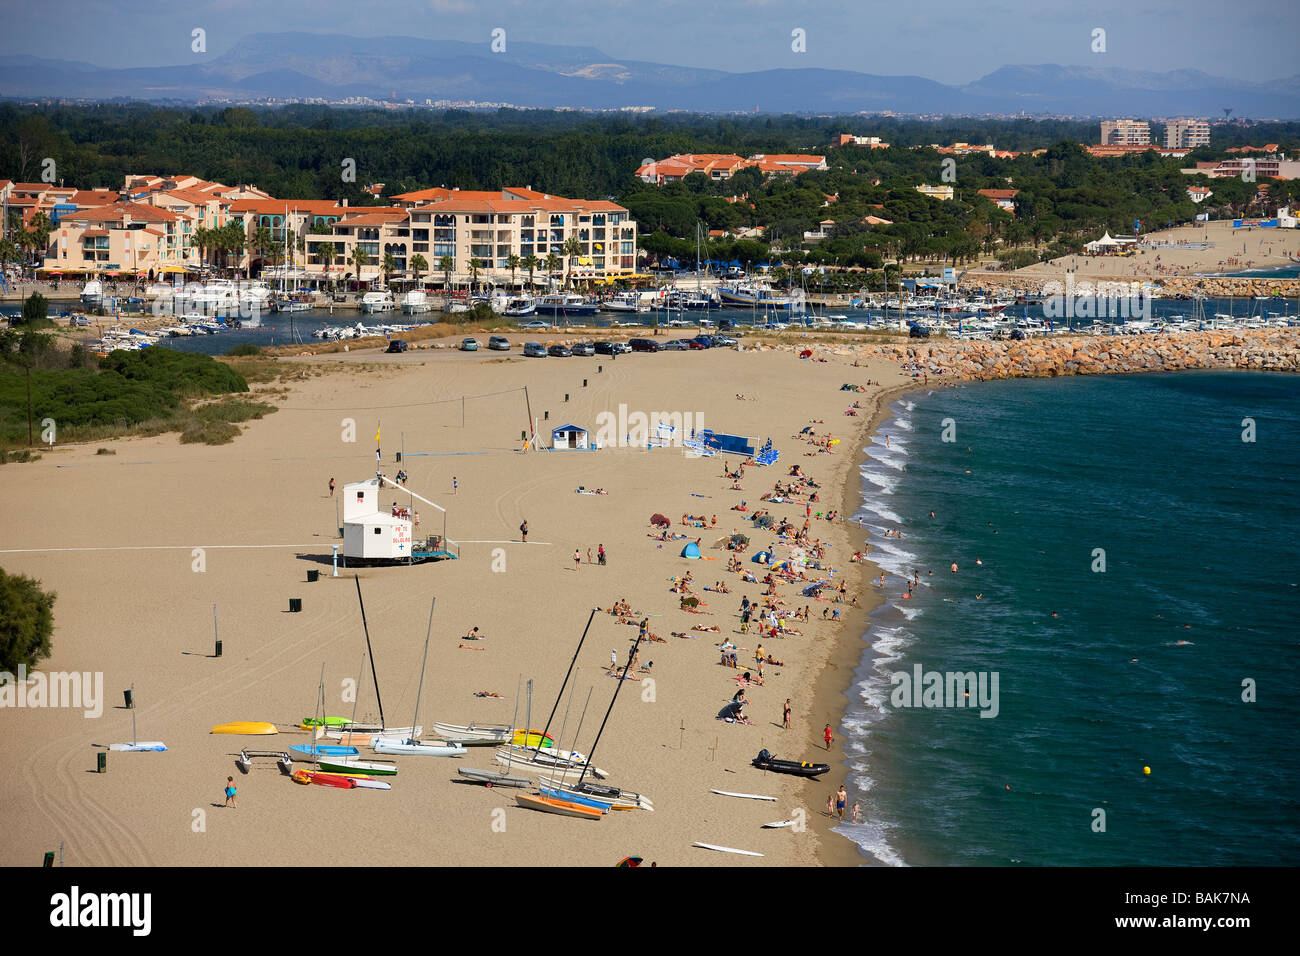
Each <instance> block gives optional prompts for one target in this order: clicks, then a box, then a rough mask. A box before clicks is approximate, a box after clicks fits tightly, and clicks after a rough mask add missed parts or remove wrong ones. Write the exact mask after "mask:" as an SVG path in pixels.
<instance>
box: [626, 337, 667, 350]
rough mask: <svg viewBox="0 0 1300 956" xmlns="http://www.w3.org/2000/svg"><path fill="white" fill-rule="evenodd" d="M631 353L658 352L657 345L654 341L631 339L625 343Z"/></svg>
mask: <svg viewBox="0 0 1300 956" xmlns="http://www.w3.org/2000/svg"><path fill="white" fill-rule="evenodd" d="M627 344H628V345H630V346H631V347H632V351H633V352H658V351H659V343H658V342H656V341H655V340H654V339H632V340H631V341H630V342H628V343H627Z"/></svg>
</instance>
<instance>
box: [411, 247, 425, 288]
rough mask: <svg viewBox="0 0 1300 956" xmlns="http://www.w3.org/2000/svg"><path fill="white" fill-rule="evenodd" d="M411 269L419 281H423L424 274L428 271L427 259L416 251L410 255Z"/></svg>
mask: <svg viewBox="0 0 1300 956" xmlns="http://www.w3.org/2000/svg"><path fill="white" fill-rule="evenodd" d="M411 271H412V272H414V273H415V277H416V278H417V279H418V280H419V281H421V282H423V281H424V274H425V273H426V272H428V271H429V260H428V259H426V258H424V256H422V255H420V254H419V253H418V252H417V253H416V254H415V255H413V256H411Z"/></svg>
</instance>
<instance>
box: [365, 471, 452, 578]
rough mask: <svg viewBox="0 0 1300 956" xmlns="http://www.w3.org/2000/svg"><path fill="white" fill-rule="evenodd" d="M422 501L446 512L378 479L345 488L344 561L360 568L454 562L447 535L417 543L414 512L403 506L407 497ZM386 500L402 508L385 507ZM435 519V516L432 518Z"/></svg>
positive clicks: (384, 480) (383, 479) (397, 485)
mask: <svg viewBox="0 0 1300 956" xmlns="http://www.w3.org/2000/svg"><path fill="white" fill-rule="evenodd" d="M408 496H409V497H412V498H419V500H420V501H422V502H424V503H425V504H428V505H430V506H432V507H434V508H436V509H437V510H438V511H440V512H442V513H443V515H444V519H445V516H446V513H447V512H446V509H445V508H443V507H441V506H440V505H438V504H435V503H434V502H432V501H429V500H428V499H427V498H421V497H420V496H419V495H417V494H415V493H414V492H412V491H410V490H409V489H407V488H405V487H403V486H401V485H399V484H397V483H396V482H394V481H392V480H390V479H388V478H385V477H384V476H383V475H376V476H375V477H374V478H370V479H367V480H366V481H356V482H352V483H351V484H347V485H344V486H343V557H344V565H345V566H346V564H347V562H348V561H349V560H351V561H353V562H354V563H357V564H366V563H371V562H374V563H378V564H391V563H401V564H409V563H414V562H416V561H425V560H429V559H435V560H436V559H438V558H444V557H446V558H454V557H456V555H455V554H453V553H451V552H450V551H448V550H447V549H446V548H447V544H446V541H445V540H444V539H445V531H446V528H445V524H444V534H443V535H442V536H434V537H430V538H428V539H427V540H426V539H421V540H418V541H417V540H416V539H415V533H416V532H415V520H414V515H413V513H412V511H411V509H409V508H407V507H405V506H403V505H401V500H402V499H403V498H405V497H408ZM385 497H387V498H388V499H390V502H391V501H394V500H395V501H396V502H397V503H398V504H397V505H396V507H394V505H393V504H391V503H389V504H387V505H386V504H385V503H384V501H385ZM430 517H432V515H430Z"/></svg>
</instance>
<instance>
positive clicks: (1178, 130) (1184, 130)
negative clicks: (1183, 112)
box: [1165, 119, 1210, 149]
mask: <svg viewBox="0 0 1300 956" xmlns="http://www.w3.org/2000/svg"><path fill="white" fill-rule="evenodd" d="M1209 145H1210V124H1209V123H1208V122H1206V121H1205V120H1188V119H1176V120H1170V121H1169V122H1168V123H1166V124H1165V147H1166V148H1167V149H1195V148H1196V147H1198V146H1209Z"/></svg>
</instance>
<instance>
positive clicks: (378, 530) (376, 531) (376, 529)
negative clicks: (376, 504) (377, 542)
mask: <svg viewBox="0 0 1300 956" xmlns="http://www.w3.org/2000/svg"><path fill="white" fill-rule="evenodd" d="M375 534H383V529H382V528H378V527H376V528H375Z"/></svg>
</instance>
